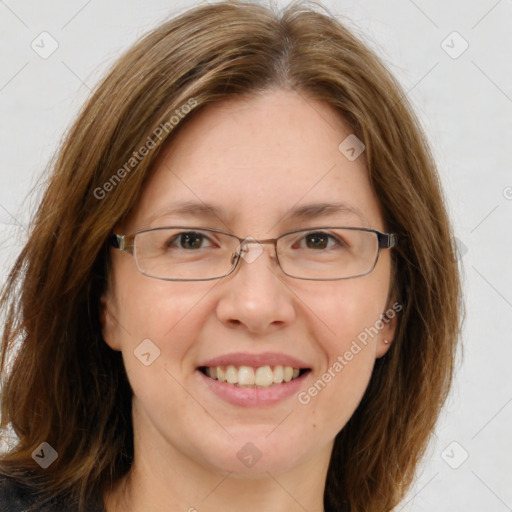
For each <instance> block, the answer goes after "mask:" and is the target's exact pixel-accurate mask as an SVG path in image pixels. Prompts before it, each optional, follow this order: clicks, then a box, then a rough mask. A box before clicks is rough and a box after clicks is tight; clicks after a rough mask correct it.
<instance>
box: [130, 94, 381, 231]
mask: <svg viewBox="0 0 512 512" xmlns="http://www.w3.org/2000/svg"><path fill="white" fill-rule="evenodd" d="M350 134H351V130H350V128H349V127H348V126H347V125H346V124H345V123H344V122H343V121H342V119H341V117H340V116H339V115H338V114H337V113H336V112H335V111H334V109H332V108H331V107H330V106H329V105H327V104H325V103H321V102H318V101H315V100H313V99H311V98H308V97H306V96H304V95H303V94H298V93H296V92H292V91H283V90H272V91H267V92H265V93H263V94H260V95H257V96H253V97H247V98H235V99H230V100H228V101H223V102H219V103H215V104H210V105H208V106H207V107H206V108H204V110H202V111H200V112H198V113H197V114H196V115H195V116H194V117H193V118H191V119H190V120H188V121H187V123H186V124H185V125H184V126H183V127H182V128H181V129H180V130H179V132H177V134H176V136H175V137H174V138H173V140H172V142H171V143H170V145H169V147H168V148H167V149H166V151H165V152H164V153H163V154H162V155H161V156H160V157H159V158H158V160H157V161H156V163H155V166H154V169H153V172H152V174H151V176H150V178H149V179H148V181H147V183H146V185H145V187H144V189H143V191H142V194H141V197H140V200H139V203H138V205H137V207H136V208H135V212H134V215H133V217H132V218H133V222H132V228H133V229H142V228H144V227H149V226H152V225H166V224H167V225H170V224H172V223H173V221H178V219H181V220H182V222H185V221H187V223H188V224H187V225H191V224H194V222H193V220H194V214H195V213H196V214H197V215H196V216H197V220H200V219H201V220H203V219H206V218H207V217H208V210H209V206H210V205H211V206H215V208H216V210H215V212H211V214H210V218H211V219H210V224H211V223H212V222H215V223H216V226H214V227H219V228H229V229H232V230H237V229H240V228H241V227H242V228H243V229H244V230H245V229H250V230H252V232H253V233H254V234H256V233H260V234H261V233H265V236H267V235H268V230H269V229H270V228H274V227H275V229H277V230H279V229H280V228H281V227H285V225H286V223H289V222H297V221H300V215H297V216H294V215H293V214H292V213H297V212H299V211H309V212H310V213H311V212H314V211H316V212H317V213H319V212H320V210H322V209H321V208H320V209H319V208H318V207H316V210H315V207H314V205H317V206H318V204H320V203H322V204H325V203H333V204H336V205H338V206H340V205H341V207H340V208H327V209H325V208H324V209H323V215H324V219H325V220H327V219H328V217H326V215H330V216H331V219H333V220H334V219H335V218H336V219H339V220H340V222H341V220H342V219H343V220H344V219H346V222H344V223H345V224H350V225H365V226H367V227H376V228H379V229H381V228H382V218H381V215H380V211H379V205H378V201H377V199H376V197H375V195H374V193H373V191H372V189H371V186H370V183H369V179H368V173H367V170H366V166H365V161H364V153H363V155H362V156H361V157H359V158H357V159H356V160H354V161H350V160H348V159H347V158H346V157H345V156H344V154H343V153H341V152H340V151H339V149H338V147H339V145H340V143H341V142H342V141H343V140H344V139H345V138H346V137H347V136H349V135H350ZM178 203H180V204H179V205H178ZM184 204H185V208H181V206H183V205H184ZM194 205H197V207H195V206H194ZM308 207H310V208H308ZM205 210H206V213H205ZM327 210H328V211H327ZM178 212H179V213H178ZM336 216H337V217H336ZM303 220H304V217H303ZM309 220H313V215H310V216H309ZM196 224H197V223H196ZM317 224H318V223H317ZM292 227H297V226H296V225H294V226H292Z"/></svg>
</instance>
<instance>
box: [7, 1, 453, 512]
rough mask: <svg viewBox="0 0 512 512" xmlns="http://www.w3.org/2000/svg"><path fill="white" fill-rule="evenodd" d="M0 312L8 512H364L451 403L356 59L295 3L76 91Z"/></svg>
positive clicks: (442, 261) (142, 50)
mask: <svg viewBox="0 0 512 512" xmlns="http://www.w3.org/2000/svg"><path fill="white" fill-rule="evenodd" d="M2 308H3V311H4V313H5V315H6V323H5V328H4V334H3V346H2V372H3V374H4V384H3V387H2V395H1V402H2V427H3V428H4V429H5V428H6V427H8V426H10V425H12V428H13V430H14V432H15V433H16V435H17V436H18V437H19V442H18V444H17V445H16V446H14V447H13V448H12V449H11V450H10V451H9V452H8V453H5V454H3V455H2V457H1V459H0V473H1V474H2V475H4V478H3V481H2V486H3V493H4V494H3V496H2V497H1V498H0V499H2V500H3V503H5V504H6V505H3V506H4V508H5V507H7V510H18V509H19V510H25V509H28V510H37V511H43V510H52V511H54V510H60V509H62V510H66V511H68V510H78V511H80V512H82V511H91V510H93V511H95V512H96V511H101V510H106V511H107V512H117V511H121V510H123V511H128V510H131V511H134V512H138V511H142V510H144V511H145V510H152V511H153V510H155V511H157V510H189V511H194V510H201V511H202V510H204V511H208V510H210V511H216V510H220V509H222V510H225V509H226V508H228V509H235V508H238V509H241V510H244V511H251V510H265V511H271V512H272V511H276V512H277V511H282V510H287V511H290V510H308V511H311V512H313V511H315V512H316V511H329V512H330V511H345V510H350V511H351V512H356V511H357V512H361V511H365V512H368V511H388V510H392V509H393V507H395V506H396V505H397V504H398V503H399V502H400V501H401V499H402V498H403V496H404V495H405V493H406V491H407V489H408V487H409V485H410V483H411V480H412V478H413V476H414V471H415V469H416V467H417V464H418V462H419V460H420V458H421V456H422V454H423V453H424V450H425V448H426V445H427V443H428V440H429V438H430V435H431V433H432V431H433V428H434V425H435V422H436V419H437V417H438V414H439V411H440V407H441V406H442V404H443V402H444V400H445V398H446V395H447V392H448V390H449V385H450V382H451V378H452V368H453V361H454V356H455V351H456V343H457V336H458V330H459V320H458V318H459V277H458V272H457V264H456V258H455V257H454V250H453V247H452V235H451V228H450V225H449V221H448V218H447V215H446V209H445V206H444V202H443V197H442V193H441V191H440V186H439V180H438V176H437V172H436V169H435V165H434V163H433V161H432V158H431V156H430V153H429V150H428V147H427V145H426V142H425V138H424V135H423V134H422V132H421V130H420V128H419V126H418V124H417V121H416V119H415V118H414V116H413V114H412V113H411V110H410V108H409V107H408V105H407V103H406V100H405V97H404V95H403V93H402V92H401V90H400V88H399V87H398V85H397V84H396V82H395V81H394V79H393V78H392V77H391V76H390V75H389V73H388V72H387V71H386V70H385V68H384V67H383V66H382V64H381V63H380V62H379V60H378V59H377V57H376V56H375V55H374V54H373V53H371V52H370V51H369V50H368V49H367V48H366V47H365V46H364V45H363V44H362V43H361V42H359V41H358V40H357V39H356V38H355V37H354V36H353V35H351V34H350V32H349V31H347V29H346V28H345V27H343V26H342V25H340V23H339V22H338V21H337V20H336V19H334V18H333V17H332V16H330V15H326V14H322V13H319V12H317V11H315V10H312V9H310V8H308V7H305V6H302V5H300V4H299V5H294V6H291V7H289V8H288V9H286V10H285V11H284V12H283V13H282V14H280V15H278V14H276V13H274V12H272V11H271V10H269V9H266V8H264V7H261V6H255V5H252V4H249V3H238V2H221V3H219V4H215V5H207V6H202V7H198V8H196V9H193V10H190V11H188V12H186V13H184V14H183V15H181V16H179V17H178V18H176V19H174V20H171V21H169V22H167V23H165V24H163V25H162V26H160V27H159V28H157V29H156V30H154V31H153V32H151V33H150V34H148V35H147V36H146V37H144V38H143V39H142V40H141V41H140V42H139V43H138V44H136V45H135V46H134V47H133V48H132V49H130V50H129V51H128V52H127V53H126V54H125V55H124V56H123V57H122V58H121V59H120V60H119V61H118V62H117V63H116V64H115V65H114V67H113V69H112V70H111V71H110V73H109V74H108V76H107V77H106V78H105V79H104V80H103V82H102V83H101V84H100V85H99V87H98V88H97V90H96V91H95V93H94V94H93V96H92V97H91V99H90V100H89V101H88V103H87V104H86V106H85V107H84V109H83V111H82V112H81V114H80V116H79V117H78V119H77V121H76V122H75V124H74V126H73V128H72V129H71V130H70V132H69V134H68V136H67V139H66V141H65V142H64V145H63V147H62V149H61V151H60V154H59V158H58V159H57V161H56V164H55V168H54V170H53V174H52V177H51V179H50V182H49V185H48V188H47V190H46V193H45V195H44V198H43V200H42V202H41V205H40V207H39V210H38V212H37V214H36V217H35V220H34V224H33V228H32V230H31V234H30V238H29V240H28V242H27V244H26V246H25V248H24V249H23V251H22V252H21V254H20V256H19V258H18V260H17V261H16V264H15V266H14V268H13V270H12V272H11V274H10V276H9V280H8V283H7V285H6V288H5V290H4V294H3V300H2ZM16 341H20V347H19V351H18V352H16V353H15V354H14V352H15V350H14V349H15V343H16ZM10 354H13V355H15V357H13V360H12V366H11V367H10V368H7V358H8V357H9V356H10ZM9 507H10V508H9ZM0 510H2V509H0Z"/></svg>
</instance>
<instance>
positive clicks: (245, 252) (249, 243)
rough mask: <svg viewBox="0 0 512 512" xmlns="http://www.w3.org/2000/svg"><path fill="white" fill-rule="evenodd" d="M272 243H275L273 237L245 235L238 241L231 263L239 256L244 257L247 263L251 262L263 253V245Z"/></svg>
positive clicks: (238, 258)
mask: <svg viewBox="0 0 512 512" xmlns="http://www.w3.org/2000/svg"><path fill="white" fill-rule="evenodd" d="M264 244H272V245H275V239H274V238H267V239H261V240H259V239H256V238H253V237H250V236H248V237H246V238H244V239H242V240H241V241H240V243H239V244H238V247H237V250H236V252H235V253H233V255H232V258H231V263H232V264H233V263H235V261H237V262H238V261H239V260H240V258H242V259H244V260H245V261H246V262H247V263H252V262H253V261H255V260H256V259H257V258H258V257H259V256H260V255H261V254H262V253H263V245H264Z"/></svg>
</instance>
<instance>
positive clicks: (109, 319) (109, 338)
mask: <svg viewBox="0 0 512 512" xmlns="http://www.w3.org/2000/svg"><path fill="white" fill-rule="evenodd" d="M99 309H100V311H99V313H100V323H101V333H102V335H103V339H104V340H105V343H106V344H107V345H108V346H109V347H110V348H111V349H112V350H121V344H120V343H119V336H118V332H119V329H118V322H117V320H116V310H115V300H114V297H113V296H112V293H111V292H110V290H107V291H105V292H104V293H103V294H102V296H101V298H100V305H99Z"/></svg>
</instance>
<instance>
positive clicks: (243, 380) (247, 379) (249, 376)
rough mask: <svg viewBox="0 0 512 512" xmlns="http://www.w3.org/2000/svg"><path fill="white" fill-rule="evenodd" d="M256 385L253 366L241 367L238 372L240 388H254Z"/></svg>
mask: <svg viewBox="0 0 512 512" xmlns="http://www.w3.org/2000/svg"><path fill="white" fill-rule="evenodd" d="M258 369H259V368H258ZM254 383H255V377H254V368H252V367H251V366H240V369H239V370H238V384H239V385H240V386H253V385H254Z"/></svg>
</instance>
